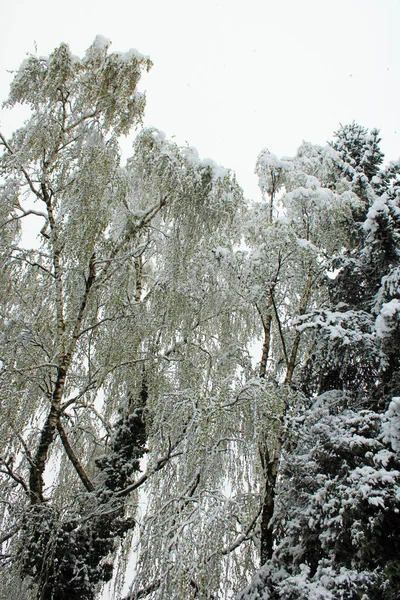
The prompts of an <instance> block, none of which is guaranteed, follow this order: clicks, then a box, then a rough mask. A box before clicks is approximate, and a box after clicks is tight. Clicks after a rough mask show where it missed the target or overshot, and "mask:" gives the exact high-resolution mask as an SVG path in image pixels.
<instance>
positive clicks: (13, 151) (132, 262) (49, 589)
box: [0, 37, 253, 599]
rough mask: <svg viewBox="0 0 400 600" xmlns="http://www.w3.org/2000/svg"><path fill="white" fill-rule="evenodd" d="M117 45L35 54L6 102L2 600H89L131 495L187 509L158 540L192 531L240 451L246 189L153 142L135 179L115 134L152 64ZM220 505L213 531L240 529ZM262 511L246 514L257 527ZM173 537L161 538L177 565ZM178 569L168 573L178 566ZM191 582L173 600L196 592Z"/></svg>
mask: <svg viewBox="0 0 400 600" xmlns="http://www.w3.org/2000/svg"><path fill="white" fill-rule="evenodd" d="M109 46H110V44H109V42H108V41H107V40H105V39H104V38H101V37H97V38H96V40H95V42H94V43H93V44H92V46H91V47H90V48H89V50H88V51H87V53H86V55H85V56H84V57H83V58H82V59H80V58H77V57H75V56H73V55H72V54H71V52H70V51H69V48H68V46H66V45H65V44H62V45H61V46H60V47H59V48H57V49H56V50H55V51H54V52H53V53H52V54H51V55H50V57H48V58H44V57H36V56H30V57H29V58H28V59H27V60H26V61H25V62H24V63H23V64H22V66H21V68H20V69H19V71H18V72H17V73H16V75H15V77H14V81H13V83H12V86H11V93H10V98H9V100H8V103H7V106H9V107H12V106H13V105H15V104H16V103H25V104H27V105H28V106H29V108H30V111H31V113H30V117H29V118H28V120H27V122H26V123H25V124H24V126H23V127H22V128H21V129H19V130H18V131H16V132H15V133H14V134H13V136H12V137H11V139H6V137H5V136H4V135H2V137H1V144H2V147H3V153H2V156H1V165H0V166H1V176H2V187H1V194H2V195H1V200H2V203H1V210H2V223H1V228H2V232H4V237H2V244H1V261H2V265H3V266H4V270H2V275H1V276H2V278H3V280H4V286H3V287H2V291H1V328H2V354H1V383H0V386H1V398H2V419H1V436H0V438H1V477H2V486H3V488H2V498H3V503H2V529H3V530H4V536H3V537H2V542H3V543H4V544H5V546H4V553H3V556H2V562H3V563H4V569H2V572H1V578H2V579H1V581H2V586H3V589H4V590H5V591H4V594H6V595H7V594H9V595H15V594H18V593H19V594H22V595H24V594H25V596H26V597H34V598H36V597H38V598H42V599H50V598H60V599H61V598H81V599H85V598H86V599H91V598H94V597H95V596H96V594H97V591H98V588H99V585H101V583H102V582H104V581H107V580H108V579H109V578H110V577H111V575H112V570H113V569H112V559H113V556H114V555H115V552H116V550H117V549H118V540H120V541H121V543H122V539H123V538H124V536H125V538H126V536H128V538H126V543H127V544H128V545H129V536H130V535H131V534H130V532H131V531H132V530H133V528H134V527H135V526H136V522H137V518H138V517H137V515H136V511H135V505H136V501H137V497H136V495H135V493H137V492H135V491H136V490H137V489H138V488H139V487H140V486H142V485H144V484H146V485H148V483H150V482H152V480H154V484H153V483H152V485H154V486H155V489H156V488H157V486H160V485H161V486H162V488H163V489H164V488H165V493H167V492H168V493H170V494H171V496H172V497H173V498H177V499H178V500H177V502H178V506H176V505H174V504H173V501H172V500H171V515H172V516H171V517H170V518H168V517H167V516H166V514H165V511H164V512H162V507H159V508H158V509H156V510H159V511H161V512H159V513H157V517H158V521H159V523H160V524H161V523H164V522H165V523H172V521H171V519H172V520H173V519H174V518H175V519H177V518H178V516H179V515H180V513H181V508H180V504H179V502H180V500H179V498H180V497H181V496H182V494H183V495H184V494H185V493H186V492H184V490H186V488H187V487H188V485H189V483H190V481H192V480H194V481H196V482H197V481H198V479H199V477H200V480H199V481H200V483H199V484H198V485H196V486H195V487H194V488H193V493H194V490H195V489H196V488H198V490H197V493H198V494H200V490H201V503H200V505H201V511H203V510H206V509H205V508H204V507H203V505H204V506H205V505H206V504H207V503H208V502H209V498H210V495H209V490H210V489H212V487H213V486H214V487H215V489H216V490H217V489H218V490H220V489H221V488H222V483H221V481H222V480H223V479H224V472H225V470H224V469H220V471H218V468H217V465H219V459H220V456H221V453H223V452H224V451H225V450H226V446H227V445H228V444H229V443H230V437H232V436H233V435H234V434H233V433H232V429H233V423H234V422H235V417H234V415H231V413H232V411H231V408H230V406H229V403H230V401H232V398H235V397H236V395H237V394H238V393H243V396H246V392H245V391H242V390H239V389H238V390H236V389H235V388H236V387H237V386H240V385H241V375H239V374H238V373H239V369H242V370H243V369H248V364H249V360H248V356H247V351H246V340H247V338H248V334H247V333H246V330H245V328H242V327H240V328H239V329H240V331H242V333H240V334H239V335H238V334H237V327H235V324H238V323H239V321H240V315H238V314H237V313H236V312H235V310H234V307H232V306H231V305H230V303H229V294H228V290H227V288H226V285H225V283H224V279H223V276H222V275H221V273H220V269H219V264H218V261H217V260H216V258H215V253H214V252H213V250H214V249H215V247H216V246H218V245H221V240H222V239H223V243H224V245H227V244H232V243H233V242H232V240H233V239H234V235H235V225H234V217H235V214H236V212H237V208H238V205H239V204H240V202H241V201H242V200H241V191H240V189H239V187H238V186H237V184H236V182H235V180H234V177H233V175H232V173H230V172H229V171H227V170H225V169H223V168H221V167H219V166H217V165H216V164H215V163H213V162H212V161H210V160H201V159H200V158H199V157H198V155H197V153H196V151H194V150H193V149H191V148H179V147H177V146H176V145H175V144H173V143H172V142H169V141H168V140H166V139H165V136H164V135H163V134H162V133H160V132H158V131H156V130H144V131H142V132H141V133H140V134H139V136H138V137H137V138H136V141H135V144H134V154H133V157H132V158H131V159H130V160H129V161H128V163H127V165H126V167H122V166H121V164H120V151H119V144H118V136H120V135H121V134H127V133H128V132H129V131H130V129H131V128H132V127H135V126H136V125H138V124H139V123H140V120H141V116H142V113H143V108H144V96H143V94H141V93H140V92H138V91H137V83H138V81H139V78H140V75H141V72H142V71H143V70H145V69H148V68H149V67H150V66H151V63H150V60H149V59H148V58H146V57H143V56H142V55H140V54H139V53H138V52H137V51H135V50H131V51H129V52H127V53H125V54H121V53H111V52H110V51H109ZM21 225H22V228H21ZM23 225H25V227H23ZM35 226H37V232H38V241H34V242H33V243H29V240H27V239H26V235H25V234H24V231H26V230H27V228H28V227H33V228H34V227H35ZM24 236H25V237H24ZM21 241H22V243H21ZM250 396H251V394H250ZM233 404H234V401H233ZM224 405H227V407H225V406H224ZM213 407H214V408H213ZM213 411H214V412H213ZM213 414H214V416H217V417H218V419H217V420H216V421H215V419H214V417H212V416H211V415H213ZM227 414H229V415H230V416H231V418H230V419H226V418H225V416H226V415H227ZM219 420H225V422H226V431H223V429H222V428H220V427H219ZM207 423H209V425H207ZM208 427H209V428H210V430H209V432H208V429H207V428H208ZM212 431H214V433H212ZM232 443H233V442H232ZM172 463H175V464H174V465H172ZM146 464H147V469H146V471H145V472H143V473H140V470H141V469H142V470H143V468H145V465H146ZM163 469H164V470H165V472H166V476H165V478H164V479H163V480H162V481H161V482H160V481H159V480H158V479H157V476H158V473H159V472H160V471H161V470H163ZM174 474H176V475H177V477H176V480H175V481H174V476H173V475H174ZM170 480H173V481H174V484H175V486H172V485H169V484H167V483H166V482H168V481H170ZM189 488H190V489H192V488H191V487H190V485H189ZM162 491H163V490H161V491H160V493H161V492H162ZM154 493H155V492H154ZM148 494H149V497H150V498H151V497H152V494H153V491H152V490H150V491H149V492H148ZM214 497H215V503H216V504H215V506H216V507H217V514H218V515H219V513H218V511H220V513H221V514H220V516H218V518H217V521H218V520H224V519H225V521H226V520H227V519H228V520H232V517H231V516H230V515H229V517H227V516H226V515H227V514H228V513H229V511H228V509H227V508H225V509H224V508H223V507H224V506H226V507H227V500H226V499H225V498H224V496H223V494H222V493H220V491H218V492H217V491H216V492H215V493H213V494H211V498H214ZM154 501H156V502H157V501H160V502H161V497H160V498H155V499H154ZM213 501H214V500H213ZM163 502H167V504H168V501H167V498H166V497H164V500H163ZM250 504H251V503H250ZM221 507H222V508H221ZM251 510H252V506H250V505H249V503H248V502H247V503H246V502H244V508H243V511H244V518H247V513H251ZM150 511H152V502H150ZM151 514H152V515H154V512H153V513H151ZM251 518H253V515H252V514H251ZM214 520H215V519H214ZM149 522H150V521H149ZM198 522H199V524H200V520H199V519H198ZM160 527H161V525H160ZM171 527H173V526H172V525H171ZM149 535H150V534H149ZM170 535H171V534H170V532H169V530H168V531H166V532H165V536H166V537H162V531H161V529H160V540H162V541H163V544H164V546H165V548H167V545H168V544H169V542H168V541H167V540H168V539H169V537H168V536H170ZM237 535H238V533H237V531H236V529H235V528H234V531H233V532H230V531H228V532H227V533H226V536H227V538H228V541H227V542H226V543H227V544H228V545H229V543H231V542H230V539H231V538H232V539H236V537H237ZM145 539H146V532H145V533H144V536H143V540H145ZM149 539H150V538H149ZM224 543H225V541H224ZM143 546H144V548H145V542H143ZM188 548H189V547H188ZM174 552H175V550H174V549H173V548H172V547H171V549H170V552H169V555H168V556H167V558H166V560H168V561H169V562H171V561H172V560H176V563H177V564H179V560H180V558H179V556H178V557H176V555H175V554H174ZM143 553H145V550H143ZM167 554H168V553H167ZM174 557H175V558H174ZM182 560H183V559H182ZM204 560H206V559H205V558H204ZM153 562H154V564H155V565H156V564H158V561H153ZM144 564H145V563H144ZM159 564H160V565H161V567H160V568H164V565H163V564H161V562H160V563H159ZM182 565H184V562H182ZM146 568H147V567H146ZM179 568H180V567H179ZM179 568H177V570H176V573H177V574H178V575H179V576H178V575H177V578H176V581H175V583H174V585H175V588H171V589H172V591H171V590H169V591H168V593H169V594H170V596H171V597H172V596H173V595H174V593H175V592H174V591H173V590H174V589H175V590H176V589H177V587H176V586H181V585H184V581H185V578H187V573H186V571H185V568H186V567H182V568H181V570H179ZM195 575H196V576H197V573H195ZM182 582H183V583H182ZM190 583H191V585H192V580H191V579H190ZM200 583H201V582H199V583H197V582H196V585H200ZM216 585H218V583H217V582H216ZM28 588H29V591H28Z"/></svg>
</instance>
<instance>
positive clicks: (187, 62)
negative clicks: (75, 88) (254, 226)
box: [0, 0, 400, 198]
mask: <svg viewBox="0 0 400 600" xmlns="http://www.w3.org/2000/svg"><path fill="white" fill-rule="evenodd" d="M0 23H1V37H0V97H1V98H2V99H5V98H6V96H7V93H8V86H9V83H10V80H11V75H10V74H9V73H7V70H12V69H15V68H17V67H18V65H19V64H20V62H21V61H22V60H23V59H24V57H25V55H26V53H30V52H34V48H35V44H36V46H37V49H38V53H39V54H49V53H50V52H51V51H52V50H53V49H54V47H55V46H57V45H58V44H59V43H60V42H61V41H64V42H67V43H68V44H69V45H70V47H71V50H72V52H73V53H74V54H78V55H82V54H83V53H84V51H85V50H86V48H87V47H88V46H89V45H90V44H91V42H92V41H93V39H94V37H95V36H96V34H98V33H99V34H102V35H104V36H106V37H108V38H110V39H111V40H112V49H113V50H123V51H125V50H128V49H129V48H131V47H134V48H137V49H138V50H139V51H140V52H142V53H144V54H147V55H149V56H150V57H151V59H152V60H153V62H154V67H153V69H152V70H151V72H150V73H149V74H148V75H146V76H145V77H144V78H143V81H142V84H141V89H146V90H147V98H148V99H147V111H146V124H147V125H153V126H155V127H157V128H159V129H162V130H163V131H165V133H166V134H167V135H168V136H170V137H171V136H176V137H175V140H176V141H177V142H178V143H180V144H184V143H185V142H186V141H187V142H188V143H189V144H190V145H192V146H195V147H196V148H197V149H198V150H199V153H200V155H201V156H202V157H211V158H213V159H214V160H216V161H217V162H219V163H221V164H223V165H224V166H226V167H230V168H232V169H234V170H235V171H236V173H237V176H238V180H239V182H240V183H241V184H242V186H243V187H244V188H245V192H246V194H247V196H250V197H253V198H256V197H257V193H258V192H257V185H256V177H255V175H254V174H253V172H254V164H255V161H256V158H257V155H258V153H259V152H260V150H261V149H262V148H263V147H268V148H269V149H270V151H271V152H274V153H275V154H278V155H279V156H282V155H292V154H294V153H295V151H296V148H297V147H298V146H299V144H300V143H301V141H302V140H303V139H305V140H307V141H311V142H314V143H321V144H322V143H325V141H326V140H327V139H330V138H331V136H332V132H333V131H334V130H336V129H337V127H338V126H339V123H348V122H351V121H353V120H356V121H357V122H359V123H360V124H362V125H364V126H366V127H378V128H380V129H381V134H382V137H383V144H382V146H383V149H384V151H385V153H386V157H387V159H388V160H393V159H397V158H398V157H399V155H400V143H399V140H400V111H399V88H400V85H399V84H400V42H399V39H400V38H399V26H400V0H275V1H271V0H221V1H213V0H201V1H196V2H195V1H192V0H141V1H138V0H109V1H108V2H105V1H103V0H98V1H97V2H94V1H93V0H91V1H89V0H68V2H55V1H54V0H13V1H12V0H8V1H6V0H0ZM0 124H1V127H2V128H3V129H4V130H6V132H7V133H10V131H11V129H12V127H14V126H15V124H16V120H15V117H14V118H13V119H11V117H10V115H9V114H8V111H3V112H2V113H1V114H0Z"/></svg>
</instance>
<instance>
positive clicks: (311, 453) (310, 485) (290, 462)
mask: <svg viewBox="0 0 400 600" xmlns="http://www.w3.org/2000/svg"><path fill="white" fill-rule="evenodd" d="M345 404H346V398H345V397H344V396H340V395H337V394H336V395H335V396H333V397H332V393H331V392H326V393H325V394H324V395H323V396H321V397H320V398H318V399H317V400H316V402H315V405H314V406H312V407H311V408H310V409H309V410H306V411H301V412H298V413H296V414H294V415H293V416H291V417H288V419H287V420H286V423H285V428H286V429H285V434H286V435H285V439H286V443H285V447H284V450H283V454H282V459H281V461H282V462H281V479H280V481H279V484H278V488H277V502H276V509H275V515H274V523H275V526H276V528H277V537H276V547H275V550H274V554H273V557H272V559H271V561H269V562H268V563H267V564H266V565H265V566H264V567H263V568H262V569H261V571H260V572H259V573H258V574H257V576H256V577H255V579H254V581H253V583H252V584H251V585H250V586H249V587H248V589H247V590H245V591H244V592H243V593H242V594H240V596H238V598H240V599H241V600H250V599H251V600H261V599H263V600H264V599H265V598H271V599H275V598H276V599H278V598H282V599H285V600H289V599H290V600H292V599H293V600H295V599H296V600H298V599H304V600H308V599H309V598H315V599H321V600H322V599H324V600H328V599H332V600H333V599H335V600H336V599H338V598H340V599H342V600H350V599H353V598H361V597H363V598H368V599H371V600H372V599H373V598H382V599H385V598H388V599H389V598H390V599H392V598H395V597H396V596H395V594H396V592H397V591H398V590H399V586H400V569H399V563H398V555H399V551H400V548H399V532H400V494H399V489H400V487H399V485H400V456H399V454H398V452H397V450H398V449H397V446H396V440H397V439H398V437H397V436H398V425H399V423H398V419H399V417H398V399H396V400H394V401H393V402H392V404H391V405H390V408H389V410H388V412H387V413H386V414H378V413H375V412H372V411H368V410H362V411H359V412H355V411H353V410H350V409H345V408H343V407H344V406H345ZM391 440H394V443H393V442H392V443H391Z"/></svg>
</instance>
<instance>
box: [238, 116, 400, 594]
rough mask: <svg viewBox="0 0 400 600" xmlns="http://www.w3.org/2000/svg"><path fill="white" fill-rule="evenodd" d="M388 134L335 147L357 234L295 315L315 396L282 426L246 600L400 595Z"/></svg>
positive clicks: (394, 259)
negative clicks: (266, 526)
mask: <svg viewBox="0 0 400 600" xmlns="http://www.w3.org/2000/svg"><path fill="white" fill-rule="evenodd" d="M377 138H378V133H377V132H376V131H373V132H372V134H371V135H369V134H368V132H367V131H366V130H364V129H363V128H361V127H359V126H356V125H354V124H353V125H352V126H349V127H344V128H342V129H341V130H340V131H339V132H338V134H337V138H336V140H335V141H334V143H333V144H332V146H333V147H334V148H336V149H337V150H338V153H337V154H333V155H332V157H333V160H334V164H335V172H336V180H335V179H333V180H331V183H330V186H329V187H330V188H331V189H333V190H337V191H340V190H345V191H344V192H342V193H343V194H350V195H351V196H352V197H353V201H352V202H351V204H350V205H349V209H350V211H351V214H350V218H348V216H347V219H345V222H344V223H343V226H344V231H345V232H347V235H348V241H347V243H346V242H345V241H344V240H343V241H342V242H341V244H339V245H338V248H337V250H336V251H335V252H334V253H333V254H331V256H330V258H329V260H328V262H327V263H326V266H325V269H326V273H325V278H324V281H323V287H324V289H325V296H324V297H323V298H322V302H319V303H317V304H314V306H312V305H310V306H309V309H308V312H306V313H305V314H303V315H299V316H298V317H297V319H296V320H295V321H294V325H295V326H296V330H297V331H298V332H299V333H306V332H308V334H309V335H310V337H309V344H310V345H309V348H310V353H309V356H308V358H307V359H306V361H305V363H304V366H303V370H302V373H301V374H300V373H299V374H298V377H297V384H298V386H299V388H300V389H301V391H302V393H303V394H304V397H303V401H301V400H300V398H298V402H297V406H292V407H291V408H290V410H289V411H287V412H286V417H285V420H284V423H283V426H282V431H283V435H282V438H283V441H284V443H283V450H282V456H281V463H280V474H281V476H280V479H279V483H278V484H277V487H276V490H275V492H276V504H275V513H274V517H273V521H272V531H273V533H274V547H273V549H272V552H271V553H270V556H269V557H268V558H269V560H268V561H267V562H266V563H265V564H264V566H263V567H262V569H261V571H260V572H259V573H258V575H257V577H256V578H255V579H254V582H253V583H252V584H251V585H250V587H248V588H247V589H246V590H245V591H244V592H243V593H242V594H241V595H240V598H241V599H245V598H251V599H252V600H256V599H258V598H265V597H267V598H271V599H275V598H277V599H278V598H286V599H293V600H294V599H295V598H296V599H301V598H304V599H306V598H310V597H315V598H321V599H322V598H338V597H340V598H343V599H346V600H352V599H353V598H359V597H363V598H368V599H371V600H372V598H376V597H382V598H388V599H389V598H390V599H394V598H397V597H398V588H399V561H398V556H397V554H398V551H397V550H396V545H395V542H394V538H392V532H395V531H397V529H398V527H399V519H398V511H399V506H398V489H399V482H398V444H397V441H396V440H397V436H398V433H397V429H398V416H397V415H398V393H399V384H398V373H399V353H398V347H399V346H398V335H399V309H400V304H399V286H398V270H399V256H400V246H399V237H398V231H399V227H398V214H399V197H398V192H397V167H396V163H392V164H391V165H390V166H389V167H387V168H383V169H382V170H379V168H378V165H379V163H380V162H381V156H382V153H381V152H380V150H379V148H378V147H376V144H377V143H378V142H377ZM371 143H374V144H375V146H374V147H375V152H374V153H372V154H369V153H368V152H365V148H369V146H370V144H371ZM377 156H379V157H380V158H379V160H375V158H376V157H377ZM374 157H375V158H374ZM369 159H371V161H372V162H371V161H370V160H369ZM307 408H308V410H307ZM388 432H390V433H388ZM384 457H385V458H384ZM394 536H396V534H394Z"/></svg>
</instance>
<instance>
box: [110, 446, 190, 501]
mask: <svg viewBox="0 0 400 600" xmlns="http://www.w3.org/2000/svg"><path fill="white" fill-rule="evenodd" d="M171 450H172V449H169V451H168V454H166V455H165V456H163V457H162V458H159V459H157V463H156V466H155V467H154V468H152V469H149V470H148V471H146V472H145V473H143V475H142V476H141V477H139V479H137V480H136V481H135V482H134V483H132V484H131V485H128V487H126V488H125V489H123V490H120V491H119V492H117V493H116V494H115V496H116V497H117V498H120V497H122V496H127V495H128V494H130V493H131V492H133V491H134V490H136V489H137V488H138V487H140V486H141V485H143V484H144V482H145V481H147V480H148V478H149V477H151V475H154V473H157V472H158V471H160V470H161V469H162V468H163V467H165V465H166V464H167V463H168V461H169V460H170V459H171V458H175V457H176V456H180V455H181V454H182V452H176V453H175V454H171Z"/></svg>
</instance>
